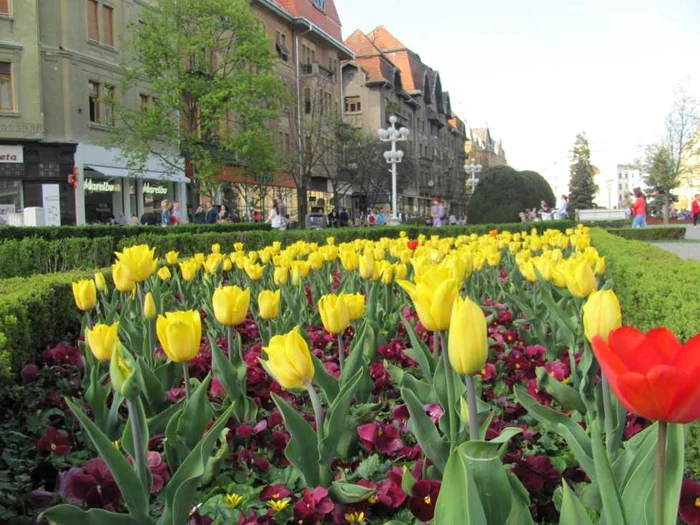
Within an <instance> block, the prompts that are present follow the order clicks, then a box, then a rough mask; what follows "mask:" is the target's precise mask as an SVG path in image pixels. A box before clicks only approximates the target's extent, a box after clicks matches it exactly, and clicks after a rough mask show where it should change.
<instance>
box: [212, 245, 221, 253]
mask: <svg viewBox="0 0 700 525" xmlns="http://www.w3.org/2000/svg"><path fill="white" fill-rule="evenodd" d="M211 253H221V245H220V244H219V243H218V242H217V243H216V244H212V245H211Z"/></svg>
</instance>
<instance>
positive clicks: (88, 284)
mask: <svg viewBox="0 0 700 525" xmlns="http://www.w3.org/2000/svg"><path fill="white" fill-rule="evenodd" d="M100 275H101V274H100ZM73 298H74V299H75V304H76V306H77V307H78V309H80V310H82V311H84V312H87V311H88V310H92V309H93V308H95V304H97V287H96V286H95V281H93V280H92V279H82V280H80V281H78V282H75V283H73Z"/></svg>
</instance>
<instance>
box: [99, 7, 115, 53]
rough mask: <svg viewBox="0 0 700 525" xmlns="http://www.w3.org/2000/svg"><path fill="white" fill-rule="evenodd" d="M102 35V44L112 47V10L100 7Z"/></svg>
mask: <svg viewBox="0 0 700 525" xmlns="http://www.w3.org/2000/svg"><path fill="white" fill-rule="evenodd" d="M102 33H103V35H104V40H103V42H102V43H103V44H104V45H106V46H111V47H114V8H112V7H110V6H108V5H103V6H102Z"/></svg>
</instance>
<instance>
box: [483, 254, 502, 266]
mask: <svg viewBox="0 0 700 525" xmlns="http://www.w3.org/2000/svg"><path fill="white" fill-rule="evenodd" d="M486 262H487V263H488V265H489V266H491V267H494V266H498V265H499V264H501V252H491V253H489V254H488V255H487V256H486Z"/></svg>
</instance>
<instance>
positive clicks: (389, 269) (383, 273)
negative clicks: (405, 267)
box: [378, 261, 394, 284]
mask: <svg viewBox="0 0 700 525" xmlns="http://www.w3.org/2000/svg"><path fill="white" fill-rule="evenodd" d="M378 273H379V277H380V278H381V279H382V283H384V284H391V283H392V282H393V281H394V266H393V265H392V264H391V263H390V262H389V261H381V262H380V263H379V269H378Z"/></svg>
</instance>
